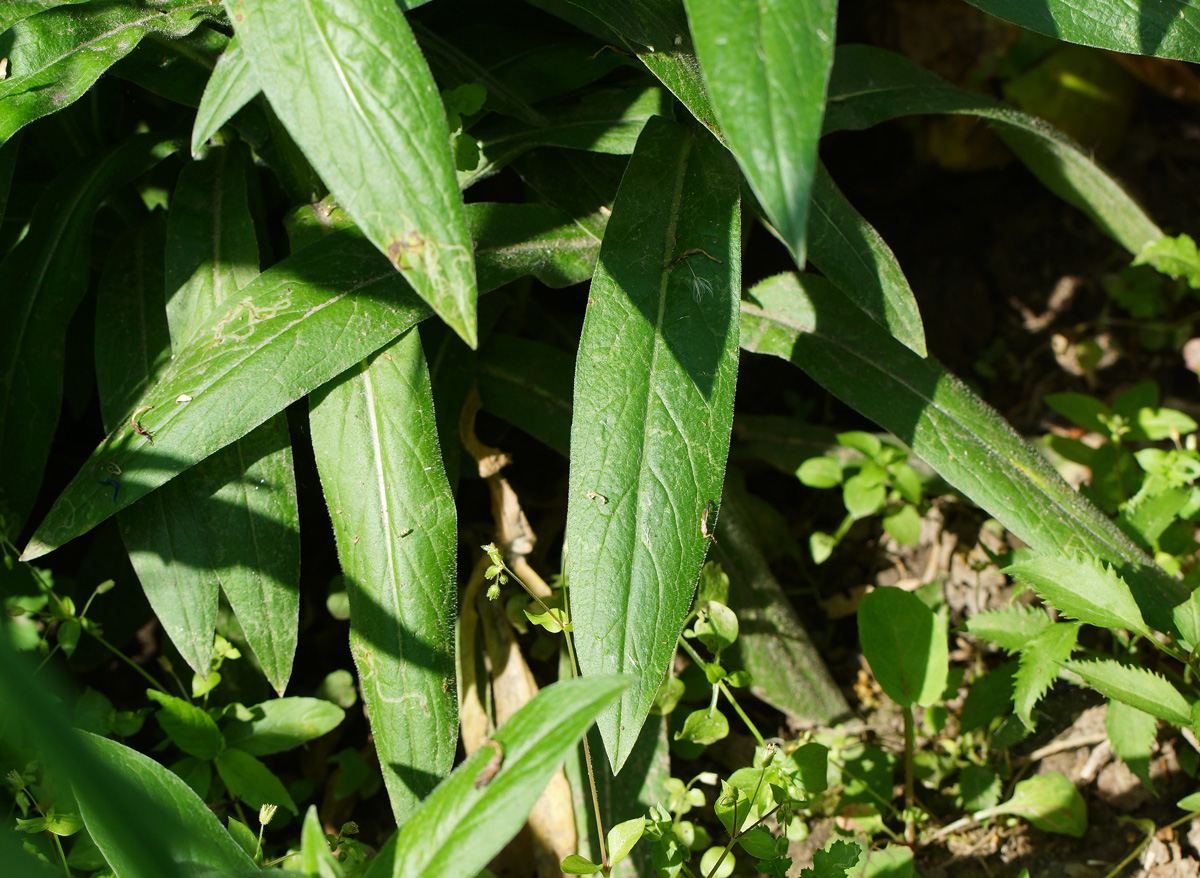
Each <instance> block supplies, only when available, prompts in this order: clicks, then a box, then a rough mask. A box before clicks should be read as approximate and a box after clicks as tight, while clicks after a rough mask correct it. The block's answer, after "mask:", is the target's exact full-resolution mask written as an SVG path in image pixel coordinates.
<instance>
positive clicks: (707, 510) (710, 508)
mask: <svg viewBox="0 0 1200 878" xmlns="http://www.w3.org/2000/svg"><path fill="white" fill-rule="evenodd" d="M716 511H717V504H716V503H714V502H713V501H712V500H707V501H705V503H704V512H703V513H702V514H701V516H700V536H702V537H704V538H705V539H706V540H712V541H713V542H714V543H715V542H716V541H717V538H716V536H715V535H714V534H713V532H712V531H710V530H709V529H708V518H709V516H710V515H714V514H715V513H716ZM716 527H717V520H716V518H715V517H714V518H713V530H716Z"/></svg>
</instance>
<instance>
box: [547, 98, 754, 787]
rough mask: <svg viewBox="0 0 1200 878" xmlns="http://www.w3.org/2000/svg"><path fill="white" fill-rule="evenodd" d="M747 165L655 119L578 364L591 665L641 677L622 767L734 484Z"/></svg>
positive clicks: (579, 514) (623, 709)
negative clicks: (710, 516) (712, 526)
mask: <svg viewBox="0 0 1200 878" xmlns="http://www.w3.org/2000/svg"><path fill="white" fill-rule="evenodd" d="M737 180H738V177H737V174H736V170H735V168H734V166H733V164H732V161H731V160H730V158H729V156H728V154H727V153H726V152H725V151H724V150H723V149H722V148H721V146H720V145H719V144H718V143H717V142H716V141H714V140H713V139H711V138H710V137H709V136H708V135H707V134H706V133H703V132H698V131H696V130H693V129H688V128H685V127H683V126H680V125H677V124H675V123H672V122H668V121H667V120H665V119H653V120H651V122H650V123H649V124H648V125H647V127H646V130H645V131H644V132H643V134H642V137H641V139H640V140H639V142H638V148H637V150H636V151H635V152H634V155H633V158H632V159H630V165H629V169H628V170H627V171H626V172H625V177H624V179H623V180H622V182H621V189H620V191H619V193H618V195H617V201H616V203H615V205H614V206H613V215H612V219H611V220H610V221H609V225H608V231H607V232H606V234H605V237H604V243H603V244H602V246H601V249H600V262H599V265H598V267H597V270H596V275H595V277H594V279H593V281H592V287H591V293H590V296H589V305H588V313H587V317H586V318H585V321H584V328H583V336H582V339H581V340H580V346H579V355H578V359H577V362H576V368H575V398H574V411H575V417H574V420H573V423H572V428H571V474H570V488H569V494H568V500H567V532H566V540H567V546H568V560H567V570H568V576H569V582H570V587H571V592H570V594H571V598H572V603H571V615H572V619H573V622H574V625H575V638H576V645H577V649H578V652H579V661H580V664H581V666H582V668H583V671H584V672H585V673H587V674H597V673H612V672H614V671H619V672H622V673H631V674H636V675H638V682H636V683H635V684H633V685H632V686H630V688H629V689H628V690H627V691H626V692H625V693H624V695H623V696H622V698H621V701H620V703H619V704H617V705H615V706H614V707H613V708H612V709H610V710H608V711H606V712H605V713H604V715H602V716H601V718H600V721H599V723H598V725H599V727H600V730H601V733H602V735H603V736H604V742H605V747H606V748H607V750H608V754H609V759H610V761H611V762H612V765H613V767H614V769H616V770H619V769H620V767H621V765H622V763H623V762H624V761H625V758H626V756H627V755H628V754H629V751H630V749H631V748H632V747H633V744H634V742H635V741H636V740H637V736H638V732H639V730H640V729H641V726H642V722H643V721H644V720H645V718H646V713H647V711H648V710H649V708H650V705H651V703H652V702H653V700H654V696H655V693H656V692H657V691H658V686H659V683H660V682H661V681H662V678H663V675H664V674H665V673H666V670H667V666H668V664H669V662H670V659H671V656H672V655H673V654H674V651H675V641H676V639H677V638H678V636H679V632H680V630H681V628H682V626H683V620H684V617H685V616H686V615H687V611H688V607H689V606H690V604H691V599H692V594H693V591H694V589H695V585H696V579H697V576H698V575H699V573H700V567H701V564H702V563H703V560H704V554H705V552H706V550H707V548H708V540H707V539H706V537H705V536H704V534H703V533H702V530H701V526H700V525H701V516H702V515H703V513H704V510H705V506H706V504H707V503H708V502H709V501H713V502H716V501H717V500H719V498H720V490H721V482H722V481H723V477H724V471H725V459H726V456H727V454H728V450H729V430H730V425H731V422H732V416H733V390H734V381H735V376H736V369H737V348H736V345H737V329H738V325H737V312H736V310H735V309H736V303H737V296H738V289H739V286H740V261H741V260H740V252H739V241H740V239H739V218H738V214H739V205H738V183H737Z"/></svg>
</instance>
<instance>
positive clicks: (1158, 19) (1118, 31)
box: [968, 0, 1200, 62]
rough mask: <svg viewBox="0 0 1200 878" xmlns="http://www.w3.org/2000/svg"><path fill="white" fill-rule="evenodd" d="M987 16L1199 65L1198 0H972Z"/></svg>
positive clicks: (1075, 39)
mask: <svg viewBox="0 0 1200 878" xmlns="http://www.w3.org/2000/svg"><path fill="white" fill-rule="evenodd" d="M968 2H969V3H970V4H971V5H972V6H978V7H979V8H980V9H982V10H983V11H984V12H990V13H991V14H992V15H995V16H996V17H997V18H1003V19H1006V20H1008V21H1011V22H1013V23H1014V24H1019V25H1020V26H1021V27H1027V28H1029V29H1030V30H1031V31H1036V32H1037V33H1039V34H1045V35H1046V36H1049V37H1055V38H1056V39H1060V40H1066V41H1067V42H1068V43H1082V44H1083V45H1085V46H1096V47H1097V48H1100V49H1111V50H1112V51H1114V52H1127V53H1129V54H1134V55H1157V56H1158V57H1160V58H1178V59H1179V60H1180V61H1193V62H1200V7H1198V6H1197V4H1196V3H1195V2H1194V0H1143V2H1141V3H1137V4H1129V5H1126V4H1123V3H1089V4H1087V5H1080V4H1076V3H1068V2H1064V0H968Z"/></svg>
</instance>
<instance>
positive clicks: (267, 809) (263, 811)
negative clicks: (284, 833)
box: [258, 805, 279, 826]
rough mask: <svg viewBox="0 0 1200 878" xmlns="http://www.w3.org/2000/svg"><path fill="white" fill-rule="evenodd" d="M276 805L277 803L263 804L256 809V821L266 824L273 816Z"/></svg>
mask: <svg viewBox="0 0 1200 878" xmlns="http://www.w3.org/2000/svg"><path fill="white" fill-rule="evenodd" d="M278 807H279V806H278V805H263V806H262V807H261V808H259V809H258V822H259V823H261V824H262V825H263V826H266V825H267V824H268V823H270V822H271V821H272V820H273V819H274V818H275V812H276V811H277V810H278Z"/></svg>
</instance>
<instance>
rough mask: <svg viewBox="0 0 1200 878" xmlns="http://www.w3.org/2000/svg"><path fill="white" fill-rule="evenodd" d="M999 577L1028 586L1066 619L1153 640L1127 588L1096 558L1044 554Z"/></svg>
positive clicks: (1006, 570)
mask: <svg viewBox="0 0 1200 878" xmlns="http://www.w3.org/2000/svg"><path fill="white" fill-rule="evenodd" d="M1001 573H1005V574H1007V575H1009V576H1014V577H1016V578H1017V579H1018V580H1019V581H1021V582H1022V583H1024V584H1025V585H1028V586H1029V587H1030V588H1032V589H1033V590H1034V591H1036V592H1037V593H1038V596H1039V597H1041V598H1042V599H1043V600H1045V601H1047V602H1048V603H1050V604H1053V605H1054V606H1055V607H1057V608H1058V609H1059V610H1060V611H1062V612H1063V613H1064V614H1065V615H1066V616H1067V617H1068V618H1071V619H1078V620H1079V621H1080V622H1086V623H1087V624H1089V625H1096V626H1097V627H1100V628H1128V629H1129V630H1131V631H1135V632H1137V633H1138V634H1141V635H1142V636H1144V637H1153V636H1154V633H1153V632H1152V631H1151V630H1150V629H1149V628H1147V627H1146V623H1145V622H1144V621H1143V620H1142V613H1141V611H1140V610H1139V609H1138V605H1137V602H1136V601H1134V599H1133V595H1132V594H1131V593H1130V591H1129V586H1128V585H1126V584H1125V582H1124V580H1122V579H1121V577H1120V576H1118V575H1117V574H1116V572H1115V571H1113V570H1112V568H1110V567H1107V566H1105V565H1104V564H1103V563H1102V562H1100V561H1099V560H1097V559H1095V558H1091V557H1086V556H1081V555H1068V554H1060V553H1053V554H1050V553H1047V554H1044V555H1038V556H1037V557H1035V558H1032V559H1030V560H1029V561H1025V562H1023V563H1020V564H1013V565H1011V566H1009V567H1007V568H1005V569H1004V570H1002V571H1001Z"/></svg>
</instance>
